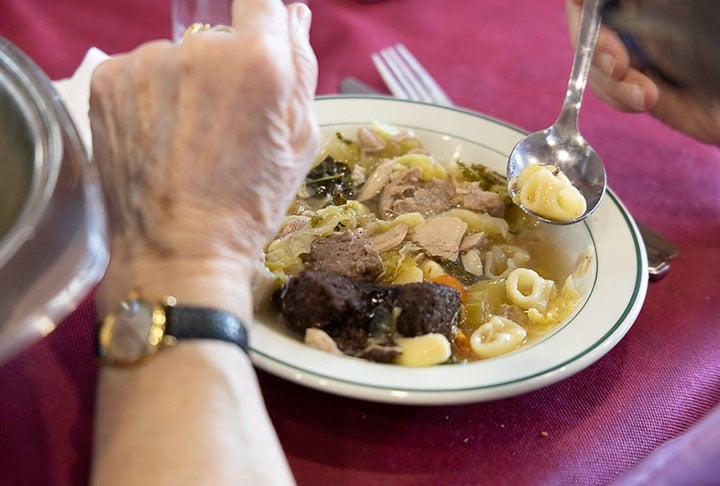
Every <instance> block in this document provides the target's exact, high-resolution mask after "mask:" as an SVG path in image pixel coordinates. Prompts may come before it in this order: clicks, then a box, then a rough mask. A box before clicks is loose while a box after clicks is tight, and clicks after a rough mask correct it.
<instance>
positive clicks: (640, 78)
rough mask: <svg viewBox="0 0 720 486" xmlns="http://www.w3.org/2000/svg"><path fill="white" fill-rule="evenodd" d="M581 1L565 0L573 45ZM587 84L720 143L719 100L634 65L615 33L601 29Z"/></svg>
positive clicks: (623, 107) (622, 104)
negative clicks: (678, 86) (664, 79)
mask: <svg viewBox="0 0 720 486" xmlns="http://www.w3.org/2000/svg"><path fill="white" fill-rule="evenodd" d="M581 5H582V0H567V2H566V13H567V21H568V27H569V31H570V38H571V40H572V42H573V44H574V42H575V39H576V37H577V29H578V25H579V23H580V10H581V8H580V6H581ZM588 84H589V85H590V88H591V89H592V90H593V92H594V93H595V94H596V95H597V96H598V97H600V98H601V99H602V100H604V101H605V102H607V103H608V104H610V105H611V106H613V107H615V108H616V109H618V110H620V111H625V112H636V113H642V112H647V113H650V114H651V115H652V116H654V117H655V118H657V119H658V120H660V121H662V122H663V123H665V124H667V125H668V126H670V127H672V128H674V129H676V130H679V131H681V132H684V133H686V134H687V135H690V136H691V137H693V138H696V139H697V140H700V141H702V142H705V143H709V144H714V145H720V101H718V100H712V99H708V98H707V97H706V96H704V95H701V94H699V93H697V92H695V91H691V90H686V89H682V88H677V87H675V86H672V85H670V84H668V83H667V82H665V81H663V80H662V79H660V78H658V77H656V76H653V75H652V74H649V73H645V72H643V71H642V70H641V69H640V68H639V67H638V66H636V65H634V64H633V60H632V58H631V56H630V53H629V52H628V50H627V48H626V47H625V45H624V44H623V42H622V41H621V40H620V37H619V36H618V35H617V33H616V32H614V31H612V30H610V29H609V28H607V27H603V28H601V30H600V34H599V36H598V41H597V45H596V49H595V55H594V57H593V64H592V66H591V68H590V74H589V78H588Z"/></svg>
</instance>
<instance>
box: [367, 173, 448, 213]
mask: <svg viewBox="0 0 720 486" xmlns="http://www.w3.org/2000/svg"><path fill="white" fill-rule="evenodd" d="M421 173H422V171H421V170H420V169H419V168H417V167H415V168H412V169H408V170H404V171H401V172H397V173H395V174H393V175H392V176H391V178H390V182H389V183H388V184H387V185H386V186H385V188H384V189H383V191H382V195H381V196H380V208H379V209H380V214H381V215H383V217H385V218H393V217H395V216H397V215H399V214H407V213H420V214H422V215H423V216H426V217H427V216H432V215H435V214H439V213H441V212H443V211H446V210H447V208H448V206H449V205H450V200H451V199H452V197H453V195H454V193H455V190H454V189H453V186H452V185H451V184H450V183H449V182H447V181H443V180H440V179H433V180H432V181H430V182H422V181H421V180H420V174H421Z"/></svg>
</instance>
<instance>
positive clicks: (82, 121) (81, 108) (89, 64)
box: [53, 47, 109, 155]
mask: <svg viewBox="0 0 720 486" xmlns="http://www.w3.org/2000/svg"><path fill="white" fill-rule="evenodd" d="M108 57H109V56H108V55H107V54H105V53H104V52H103V51H101V50H100V49H98V48H97V47H91V48H90V49H89V50H88V51H87V53H86V54H85V57H84V58H83V60H82V62H81V63H80V66H79V67H78V68H77V70H76V71H75V73H74V74H73V75H72V76H71V77H70V78H66V79H60V80H58V81H55V82H54V83H53V84H54V85H55V89H56V90H57V92H58V94H59V95H60V98H62V100H63V102H64V103H65V107H66V108H67V110H68V112H69V113H70V116H71V117H72V119H73V122H74V123H75V126H76V127H77V130H78V132H79V133H80V138H81V139H82V141H83V143H84V144H85V148H86V149H87V152H88V155H92V135H91V133H90V118H89V117H88V110H89V108H90V79H91V77H92V72H93V70H95V67H97V65H98V64H100V63H101V62H103V61H104V60H105V59H107V58H108Z"/></svg>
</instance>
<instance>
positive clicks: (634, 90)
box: [629, 84, 645, 111]
mask: <svg viewBox="0 0 720 486" xmlns="http://www.w3.org/2000/svg"><path fill="white" fill-rule="evenodd" d="M629 101H630V105H631V106H632V107H633V108H634V109H636V110H638V111H644V110H645V91H644V90H643V89H642V87H641V86H639V85H637V84H635V85H633V86H632V87H631V88H630V99H629Z"/></svg>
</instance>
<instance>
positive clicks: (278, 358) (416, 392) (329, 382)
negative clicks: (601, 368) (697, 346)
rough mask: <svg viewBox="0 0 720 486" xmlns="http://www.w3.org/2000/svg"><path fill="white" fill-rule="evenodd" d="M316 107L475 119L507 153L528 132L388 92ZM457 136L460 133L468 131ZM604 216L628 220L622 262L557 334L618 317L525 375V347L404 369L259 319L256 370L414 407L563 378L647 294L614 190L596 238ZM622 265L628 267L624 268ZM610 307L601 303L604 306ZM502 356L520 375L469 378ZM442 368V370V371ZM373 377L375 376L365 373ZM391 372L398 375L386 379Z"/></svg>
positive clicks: (401, 118)
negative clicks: (310, 344) (616, 297)
mask: <svg viewBox="0 0 720 486" xmlns="http://www.w3.org/2000/svg"><path fill="white" fill-rule="evenodd" d="M316 108H317V110H318V121H319V123H320V125H321V126H327V125H342V124H358V123H369V122H372V121H374V120H379V121H382V122H386V123H390V124H399V125H402V126H410V127H411V128H419V129H422V130H428V131H436V132H437V133H446V132H447V130H443V129H442V126H441V127H439V128H438V127H435V126H434V122H433V126H430V127H428V126H427V125H428V123H427V122H425V123H421V124H420V125H421V126H418V127H416V126H414V125H418V124H417V123H415V124H413V123H410V122H408V121H407V120H408V118H407V117H408V116H412V115H414V114H421V115H427V114H430V115H434V116H435V117H436V119H440V118H443V117H447V118H448V119H461V120H463V121H467V122H468V123H470V124H471V125H472V124H479V125H482V126H487V127H489V128H491V129H492V130H496V131H499V132H498V134H499V135H502V136H503V140H502V141H500V142H492V143H493V144H494V143H498V144H499V145H485V146H486V147H487V148H488V149H489V150H494V151H496V152H497V153H498V154H501V155H504V156H506V155H507V154H509V152H510V150H511V149H512V147H513V146H514V144H515V143H516V142H517V140H519V139H520V138H521V137H522V136H523V135H525V134H526V132H525V131H523V130H521V129H519V128H517V127H515V126H513V125H511V124H509V123H506V122H503V121H500V120H497V119H495V118H492V117H490V116H487V115H484V114H481V113H477V112H473V111H469V110H465V109H462V108H457V107H440V106H437V105H431V104H427V103H421V102H414V101H406V100H398V99H395V98H388V97H383V96H323V97H318V98H317V100H316ZM338 112H339V113H347V114H348V115H347V118H348V120H346V121H343V122H341V121H338V118H337V116H342V115H335V114H334V113H338ZM358 113H360V114H358ZM363 114H364V115H363ZM328 116H329V117H334V118H333V120H332V121H327V120H326V118H327V117H328ZM500 132H502V133H500ZM457 138H461V139H462V138H463V137H457ZM469 141H471V142H472V143H474V144H479V145H484V144H487V143H490V142H479V141H477V140H475V139H473V140H469ZM607 220H610V221H611V222H615V223H618V222H621V223H623V224H622V225H620V227H619V228H613V235H612V238H613V239H617V238H619V237H620V236H618V234H619V233H620V231H619V230H622V233H623V237H624V238H625V240H626V242H625V244H624V245H623V248H624V250H625V251H624V252H621V258H622V259H623V260H622V261H621V262H619V263H618V262H616V261H614V259H613V261H612V262H609V264H610V265H611V266H612V268H613V269H612V270H611V271H609V272H606V271H604V267H600V266H598V267H597V268H598V274H597V276H596V281H595V283H594V287H595V289H594V292H593V295H592V296H591V298H590V299H588V302H586V303H585V304H584V305H583V307H584V309H582V310H579V311H578V315H577V316H576V317H574V318H572V319H571V320H570V321H569V322H568V323H566V324H565V325H564V326H563V329H562V330H559V331H556V333H557V334H558V335H560V334H563V333H567V331H566V329H570V330H572V332H573V333H574V334H573V335H574V336H577V335H578V334H577V333H578V332H580V330H579V326H578V316H579V315H581V314H582V312H585V311H587V310H588V308H589V307H592V308H593V309H597V308H598V304H599V303H600V304H602V305H603V306H606V307H607V306H610V307H612V309H610V310H609V311H610V312H614V316H615V317H612V318H610V320H611V321H612V322H610V323H601V324H600V326H602V328H601V329H600V330H595V329H594V328H592V329H593V332H598V333H599V335H597V336H596V337H594V338H592V340H591V341H590V344H589V345H583V346H582V347H581V349H577V350H573V351H572V352H571V353H570V354H567V353H566V354H562V353H560V354H558V356H557V357H553V358H552V359H549V360H548V361H547V362H546V363H543V364H542V365H541V366H540V367H539V368H537V369H532V370H531V371H528V372H527V373H524V372H522V371H517V368H518V364H519V363H520V362H521V361H522V358H518V356H524V355H523V353H514V354H512V355H508V356H503V357H500V358H495V359H493V360H488V361H484V362H479V363H471V364H460V365H450V366H444V367H433V368H403V367H398V366H395V365H384V364H377V363H369V362H366V361H362V360H357V359H352V358H347V357H336V356H330V355H328V354H327V353H322V352H320V351H316V350H312V349H309V348H307V347H306V346H304V345H303V344H302V343H300V342H299V341H296V340H293V339H291V338H288V337H286V336H283V335H281V334H279V333H277V332H276V331H274V330H272V329H271V328H270V327H268V326H266V325H264V324H262V323H259V322H258V323H256V324H255V325H254V328H253V331H252V339H251V356H252V359H253V362H254V364H255V365H256V366H257V367H258V368H259V369H262V370H264V371H267V372H269V373H271V374H273V375H276V376H279V377H281V378H284V379H287V380H290V381H292V382H295V383H298V384H301V385H303V386H307V387H310V388H314V389H318V390H322V391H325V392H328V393H333V394H336V395H341V396H346V397H351V398H358V399H363V400H370V401H377V402H386V403H398V404H412V405H443V404H457V403H468V402H479V401H487V400H495V399H499V398H505V397H510V396H514V395H518V394H522V393H526V392H529V391H532V390H536V389H538V388H542V387H544V386H547V385H550V384H552V383H555V382H557V381H560V380H562V379H564V378H567V377H569V376H571V375H573V374H576V373H578V372H580V371H581V370H583V369H585V368H587V367H588V366H590V365H591V364H593V363H594V362H596V361H597V360H598V359H600V358H601V357H602V356H604V355H605V354H606V353H607V352H609V351H610V350H611V349H612V348H613V347H614V346H615V345H616V344H617V343H618V342H619V341H620V340H621V339H622V338H623V337H624V336H625V334H626V333H627V331H628V330H629V329H630V327H631V326H632V324H633V323H634V321H635V319H636V318H637V316H638V314H639V312H640V309H641V307H642V304H643V302H644V298H645V294H646V292H647V284H648V279H647V255H646V253H645V249H644V246H643V245H642V243H641V242H642V239H641V236H640V234H639V231H638V228H637V226H636V225H635V222H634V220H633V218H632V217H631V216H630V214H629V212H628V211H627V209H626V208H625V206H624V205H623V204H622V202H621V201H620V200H619V199H618V197H617V196H616V195H615V194H614V193H613V192H612V191H611V190H608V191H607V193H606V197H605V198H604V200H603V202H602V204H601V206H600V208H599V209H598V210H597V211H596V213H595V214H593V215H592V216H591V217H590V218H589V219H588V220H587V221H586V222H584V223H582V224H584V225H586V227H587V228H588V231H589V232H590V234H591V237H592V238H595V237H596V235H597V234H599V233H601V232H602V230H603V228H602V225H603V224H606V223H607ZM618 244H620V243H618ZM599 248H600V250H598V251H599V252H601V253H602V252H603V249H604V247H603V246H602V242H601V246H600V247H599ZM612 250H615V248H613V249H612ZM605 256H607V255H602V257H603V259H604V260H605V261H607V259H605V258H604V257H605ZM599 263H600V262H599V261H596V264H598V265H599ZM623 268H624V269H625V270H622V269H623ZM620 272H624V273H620ZM620 277H624V278H620ZM628 279H629V280H631V282H630V281H629V280H628ZM618 287H623V289H624V290H623V291H624V294H623V296H622V297H623V301H622V302H620V303H615V302H611V303H610V304H608V302H606V297H608V295H607V294H608V293H609V292H612V291H614V290H616V289H617V288H618ZM598 292H602V294H598ZM598 299H599V300H598ZM606 307H603V310H605V308H606ZM583 321H585V322H588V321H590V322H591V324H594V322H593V321H594V319H588V318H587V317H583V318H580V322H581V323H583ZM554 334H555V333H554ZM568 335H569V334H568ZM583 339H584V338H583ZM548 342H552V340H548ZM543 343H546V340H543V341H541V342H540V343H537V344H534V345H532V346H530V347H535V346H546V345H547V343H546V344H543ZM525 349H527V348H525ZM550 349H552V348H550ZM563 352H565V350H563ZM283 353H286V354H283ZM529 354H533V355H534V356H533V361H537V360H538V359H539V360H540V361H543V360H545V358H544V357H539V356H540V354H543V355H544V354H545V353H540V352H538V351H533V353H528V355H529ZM489 362H492V365H491V366H488V365H487V363H489ZM503 362H505V363H506V364H507V365H508V366H510V367H511V368H512V369H513V370H515V373H519V375H517V376H513V377H507V378H506V379H498V380H495V381H492V380H490V381H487V380H485V381H483V380H479V379H478V380H476V379H470V380H468V379H467V378H468V376H469V374H470V373H471V372H474V371H475V370H478V373H480V372H482V371H483V369H482V368H484V369H490V368H491V369H492V370H493V372H497V371H498V368H499V367H501V366H503V364H502V363H503ZM462 367H466V368H468V367H470V369H471V371H470V372H468V371H467V370H466V371H463V373H462V375H463V376H462V377H461V378H459V380H460V382H458V383H452V381H453V380H452V378H453V374H454V375H458V372H455V373H453V372H452V371H445V370H447V369H453V368H454V369H457V370H460V369H462ZM441 369H442V371H441V372H438V370H441ZM368 376H372V377H373V378H372V379H368ZM388 376H396V377H397V378H396V379H394V380H393V379H390V381H389V382H387V380H388V379H389V378H388ZM428 381H429V384H428ZM439 381H442V382H443V383H445V385H443V386H436V385H435V384H434V383H438V382H439ZM411 382H412V384H411Z"/></svg>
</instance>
